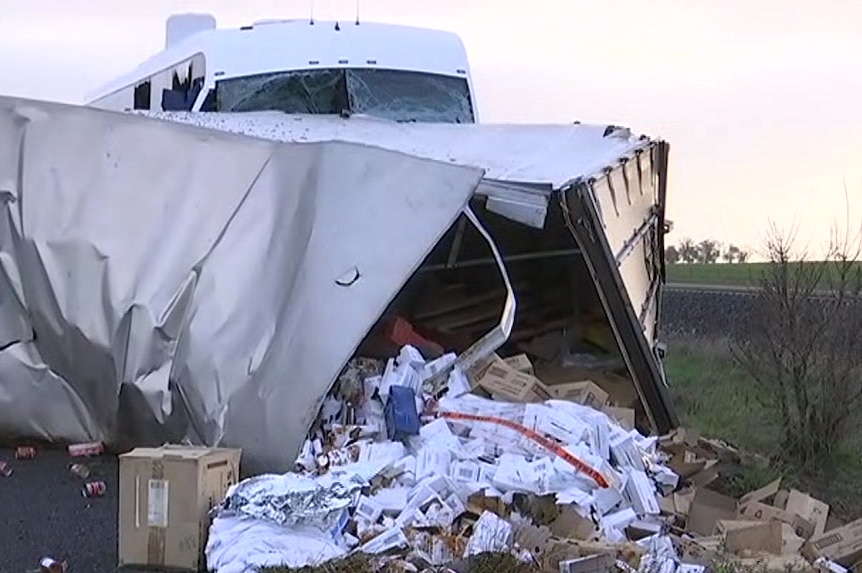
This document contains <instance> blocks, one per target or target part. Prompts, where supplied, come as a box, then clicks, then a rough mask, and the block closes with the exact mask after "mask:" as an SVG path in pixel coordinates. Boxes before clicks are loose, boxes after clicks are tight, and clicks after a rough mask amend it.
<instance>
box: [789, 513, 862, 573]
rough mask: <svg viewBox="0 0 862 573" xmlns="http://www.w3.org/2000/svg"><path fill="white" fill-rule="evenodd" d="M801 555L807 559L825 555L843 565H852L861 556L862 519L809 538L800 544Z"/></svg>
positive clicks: (811, 559) (810, 559)
mask: <svg viewBox="0 0 862 573" xmlns="http://www.w3.org/2000/svg"><path fill="white" fill-rule="evenodd" d="M802 555H803V556H804V557H805V558H806V559H808V560H809V561H814V560H815V559H817V558H818V557H826V558H827V559H831V560H833V561H837V562H838V563H840V564H841V565H844V566H845V567H849V566H851V565H853V564H854V563H855V562H857V561H858V560H859V559H860V558H862V519H858V520H856V521H853V522H851V523H848V524H847V525H845V526H844V527H841V528H840V529H833V530H831V531H827V532H826V533H824V534H823V535H820V536H818V537H815V538H813V539H811V540H810V541H808V542H807V543H806V544H805V545H803V546H802Z"/></svg>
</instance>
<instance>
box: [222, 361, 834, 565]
mask: <svg viewBox="0 0 862 573" xmlns="http://www.w3.org/2000/svg"><path fill="white" fill-rule="evenodd" d="M454 362H455V356H454V355H451V354H450V355H443V356H441V357H439V358H437V359H435V360H432V361H429V362H426V361H425V359H424V358H423V356H422V355H421V353H420V352H419V351H417V350H416V349H415V348H413V347H410V346H406V347H403V348H402V349H401V352H400V354H399V355H398V357H397V358H395V359H390V360H389V361H388V362H382V361H377V360H372V359H363V358H359V359H354V360H352V361H351V362H350V363H349V364H348V366H347V367H346V368H345V370H344V372H343V373H342V375H341V376H340V377H339V379H338V381H337V382H336V384H335V387H334V389H333V390H332V392H331V393H330V394H329V396H328V397H327V398H326V400H325V402H324V404H323V406H322V408H321V412H320V415H319V418H318V422H317V424H316V426H315V428H313V429H312V431H311V432H310V434H309V437H308V440H307V441H306V443H305V446H304V448H303V451H302V454H301V455H300V457H299V459H298V460H297V461H296V471H295V472H294V473H288V474H284V475H261V476H256V477H254V478H251V479H247V480H245V481H242V482H240V483H239V484H237V485H235V486H233V487H231V488H230V490H228V493H227V496H226V498H225V499H224V501H223V502H222V503H221V504H220V505H219V506H217V507H216V508H215V509H214V510H213V512H212V514H213V516H214V520H213V523H212V527H211V530H210V538H209V541H208V544H207V549H206V557H207V563H208V566H209V568H210V569H211V570H214V571H217V572H219V573H233V572H241V571H253V570H257V569H256V568H259V567H266V566H279V565H282V566H289V567H302V566H307V565H320V564H322V563H325V562H326V561H329V560H333V559H340V558H345V557H347V556H348V555H350V554H351V553H357V552H358V553H363V554H367V555H372V556H374V557H373V558H374V559H375V560H378V561H379V563H378V564H379V566H380V567H383V566H385V565H386V564H392V562H397V563H400V564H401V565H403V566H404V567H405V570H415V571H419V570H423V569H427V568H434V567H441V566H445V565H448V564H452V563H455V562H458V561H461V560H464V559H467V558H470V557H471V556H475V555H478V554H482V553H488V552H494V553H500V552H503V553H510V554H512V555H513V556H514V557H516V558H517V559H519V560H521V561H524V562H527V563H532V564H535V565H536V566H537V567H539V568H542V569H547V570H559V571H561V573H574V572H579V573H580V572H589V571H593V570H607V569H608V568H609V567H611V566H617V567H619V568H622V569H623V570H626V571H632V570H639V571H646V570H660V571H662V572H663V573H673V572H674V571H679V572H681V573H694V572H697V571H702V570H703V569H704V567H705V566H706V565H708V564H709V563H710V562H712V560H714V559H715V558H716V556H717V555H718V552H719V550H720V547H721V545H722V543H724V542H725V541H726V542H727V543H729V544H730V545H731V547H730V549H731V550H734V551H736V552H737V553H739V554H743V553H745V552H748V553H752V552H757V551H766V552H770V551H771V552H773V553H775V554H777V555H787V554H788V553H793V554H796V553H797V552H798V551H799V549H800V547H801V546H802V543H803V542H804V541H805V539H808V538H811V537H812V536H813V535H815V534H818V533H822V532H823V528H824V526H825V515H823V516H822V518H821V517H820V516H818V517H816V519H815V517H813V516H809V517H808V518H807V519H808V520H809V521H806V518H803V517H799V516H797V519H795V520H794V519H793V518H791V517H787V519H785V520H784V521H785V523H787V524H788V527H790V528H791V531H790V532H786V531H785V530H784V526H783V525H782V523H781V519H780V514H781V513H782V512H781V510H778V509H776V510H775V511H774V512H773V514H770V516H766V517H764V513H763V511H762V507H760V505H758V506H757V508H759V509H761V511H758V510H757V508H755V506H754V505H753V504H755V503H756V504H761V505H762V504H763V503H764V501H765V500H766V499H767V498H768V496H769V495H770V494H774V493H776V492H777V491H778V489H777V485H776V484H771V485H770V486H769V487H771V488H773V489H775V491H772V490H768V491H766V492H765V494H766V495H764V492H754V493H752V494H751V495H750V496H746V498H744V499H743V500H741V501H740V502H736V500H732V499H729V498H724V497H723V496H720V495H719V494H717V493H715V492H712V491H710V490H708V489H705V488H704V487H699V488H698V487H697V486H698V485H700V486H705V485H706V483H708V482H709V480H710V479H711V478H712V477H714V476H715V475H716V473H715V471H714V470H715V465H716V464H717V463H718V459H719V457H720V453H721V452H720V451H719V450H720V449H721V447H720V446H719V445H716V444H711V443H709V442H705V441H704V440H700V439H698V438H697V437H696V436H692V435H691V434H690V433H688V434H686V433H685V432H678V433H677V434H674V435H672V436H667V437H665V438H662V439H659V438H655V437H644V436H643V435H641V434H640V433H639V432H638V431H637V430H635V429H634V428H633V427H632V423H633V419H634V412H633V411H632V410H628V409H626V408H615V407H613V406H608V404H607V403H606V402H607V400H608V394H607V392H604V391H603V390H602V389H601V388H600V387H599V386H598V385H596V384H595V383H593V382H591V381H586V380H585V381H579V382H569V383H566V384H559V385H552V386H548V385H545V384H544V383H543V382H542V381H540V380H539V379H538V378H536V377H535V376H534V375H533V368H532V365H531V364H530V361H529V359H528V358H527V357H526V356H524V355H521V356H516V357H511V358H508V359H506V360H503V359H501V358H499V357H498V356H494V357H492V359H490V360H488V361H486V362H485V363H483V364H481V365H480V366H478V367H477V368H475V369H474V371H472V372H470V373H463V372H460V371H459V370H458V369H457V368H454V369H453V368H452V366H453V364H454ZM446 370H449V374H448V384H447V385H445V387H444V388H443V389H442V391H441V392H440V395H439V397H435V396H433V395H431V394H428V393H426V391H425V390H424V389H425V388H426V387H427V385H426V384H424V383H425V382H427V381H429V380H433V379H435V378H439V375H440V373H441V372H445V371H446ZM556 396H565V397H564V398H562V397H561V398H557V397H556ZM587 404H589V405H587ZM796 494H799V492H796ZM796 494H794V495H796ZM799 495H801V494H799ZM809 499H810V498H809ZM806 507H807V506H806ZM811 507H814V506H811ZM753 508H755V509H753ZM787 515H788V516H790V515H791V514H790V513H789V510H788V513H787ZM775 516H778V517H776V519H777V520H778V521H776V520H773V519H772V517H775ZM810 520H814V521H816V523H817V525H816V526H813V527H811V523H812V521H810ZM803 522H804V523H805V526H804V527H803V526H802V525H800V524H803ZM776 523H777V524H778V525H774V524H776ZM793 526H796V529H795V530H793ZM800 527H803V528H802V529H800ZM714 534H718V535H715V536H714ZM787 534H789V535H797V534H800V535H802V537H799V539H798V541H799V543H796V544H794V540H793V539H790V538H789V537H788V536H787ZM775 536H777V537H775ZM776 540H777V541H776ZM734 543H735V545H734ZM814 557H815V558H816V557H817V556H814ZM830 565H832V566H833V571H838V570H839V569H835V568H837V567H840V566H838V565H837V564H834V563H831V562H830Z"/></svg>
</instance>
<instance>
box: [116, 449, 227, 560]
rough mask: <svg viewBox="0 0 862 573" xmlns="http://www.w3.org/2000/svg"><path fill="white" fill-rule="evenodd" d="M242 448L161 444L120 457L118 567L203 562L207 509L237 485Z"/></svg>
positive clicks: (208, 524) (207, 520) (206, 530)
mask: <svg viewBox="0 0 862 573" xmlns="http://www.w3.org/2000/svg"><path fill="white" fill-rule="evenodd" d="M240 454H241V451H240V450H238V449H224V448H198V447H187V446H169V445H166V446H162V447H160V448H137V449H135V450H132V451H131V452H128V453H126V454H123V455H121V456H120V480H119V482H120V484H119V485H120V488H119V490H120V491H119V495H120V511H119V546H118V554H119V565H120V567H122V566H124V565H138V566H156V567H167V568H179V569H191V570H195V571H197V570H198V569H201V568H202V567H203V566H204V565H205V562H204V555H203V551H204V549H205V547H206V541H207V534H208V532H209V526H210V520H209V518H208V516H207V513H208V512H209V510H210V509H212V507H213V506H215V505H216V504H218V503H219V502H220V501H221V500H222V499H223V498H224V495H225V493H226V492H227V489H228V488H229V487H230V486H231V485H233V484H235V483H237V480H238V478H239V462H240Z"/></svg>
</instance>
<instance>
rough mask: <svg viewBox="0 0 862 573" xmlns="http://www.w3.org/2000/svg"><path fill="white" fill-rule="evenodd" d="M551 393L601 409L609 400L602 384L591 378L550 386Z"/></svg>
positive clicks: (563, 398) (562, 398)
mask: <svg viewBox="0 0 862 573" xmlns="http://www.w3.org/2000/svg"><path fill="white" fill-rule="evenodd" d="M548 390H550V392H551V395H553V396H554V398H557V399H559V400H569V401H571V402H577V403H578V404H583V405H584V406H590V407H592V408H596V409H597V410H600V409H601V408H602V406H604V405H605V404H606V403H607V401H608V393H607V392H605V391H604V390H602V388H601V386H599V385H598V384H596V383H595V382H591V381H590V380H581V381H578V382H568V383H566V384H557V385H555V386H549V387H548Z"/></svg>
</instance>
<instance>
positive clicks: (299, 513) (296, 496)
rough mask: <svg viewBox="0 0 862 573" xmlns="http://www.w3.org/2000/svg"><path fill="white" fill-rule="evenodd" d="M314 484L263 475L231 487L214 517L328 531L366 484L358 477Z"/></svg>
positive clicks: (294, 477)
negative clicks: (249, 519)
mask: <svg viewBox="0 0 862 573" xmlns="http://www.w3.org/2000/svg"><path fill="white" fill-rule="evenodd" d="M342 477H343V478H344V479H340V480H314V479H311V478H307V477H304V476H301V475H298V474H293V473H287V474H282V475H274V474H264V475H259V476H255V477H252V478H248V479H245V480H243V481H241V482H239V483H238V484H236V485H234V486H231V488H230V490H229V491H228V492H227V495H226V496H225V499H224V500H223V501H222V502H221V503H220V504H219V505H217V506H216V507H215V508H214V509H213V511H212V513H213V515H214V516H231V515H234V516H242V517H250V518H253V519H263V520H266V521H270V522H272V523H277V524H278V525H282V526H291V525H311V526H314V527H317V528H320V529H323V530H329V529H331V528H332V527H334V526H335V524H336V523H337V522H338V519H339V517H340V516H341V513H342V512H343V511H344V510H345V509H347V508H348V507H350V506H351V505H353V504H354V503H355V502H356V499H357V498H358V497H359V493H360V490H361V489H362V487H363V486H364V485H365V484H366V482H365V480H363V479H361V478H360V477H358V476H342Z"/></svg>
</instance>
